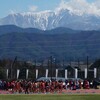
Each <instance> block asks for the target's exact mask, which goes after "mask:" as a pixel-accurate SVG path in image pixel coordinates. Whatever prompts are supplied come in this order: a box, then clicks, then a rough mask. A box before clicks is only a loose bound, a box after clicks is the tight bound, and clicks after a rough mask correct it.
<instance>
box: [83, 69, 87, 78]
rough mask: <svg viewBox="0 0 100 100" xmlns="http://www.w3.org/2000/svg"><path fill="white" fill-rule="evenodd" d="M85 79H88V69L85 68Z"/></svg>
mask: <svg viewBox="0 0 100 100" xmlns="http://www.w3.org/2000/svg"><path fill="white" fill-rule="evenodd" d="M84 77H85V79H87V68H85V76H84Z"/></svg>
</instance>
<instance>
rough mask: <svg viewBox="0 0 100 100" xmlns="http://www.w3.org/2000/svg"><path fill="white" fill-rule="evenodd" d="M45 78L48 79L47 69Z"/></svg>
mask: <svg viewBox="0 0 100 100" xmlns="http://www.w3.org/2000/svg"><path fill="white" fill-rule="evenodd" d="M45 77H46V79H47V78H48V69H46V74H45Z"/></svg>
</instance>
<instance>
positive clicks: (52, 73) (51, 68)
mask: <svg viewBox="0 0 100 100" xmlns="http://www.w3.org/2000/svg"><path fill="white" fill-rule="evenodd" d="M52 61H53V59H52V56H51V57H50V66H51V80H52V76H53V72H52Z"/></svg>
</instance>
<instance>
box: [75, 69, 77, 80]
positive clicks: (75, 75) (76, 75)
mask: <svg viewBox="0 0 100 100" xmlns="http://www.w3.org/2000/svg"><path fill="white" fill-rule="evenodd" d="M75 78H76V79H77V78H78V70H77V69H75Z"/></svg>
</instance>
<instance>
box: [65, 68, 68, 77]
mask: <svg viewBox="0 0 100 100" xmlns="http://www.w3.org/2000/svg"><path fill="white" fill-rule="evenodd" d="M67 78H68V77H67V69H66V70H65V79H67Z"/></svg>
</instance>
